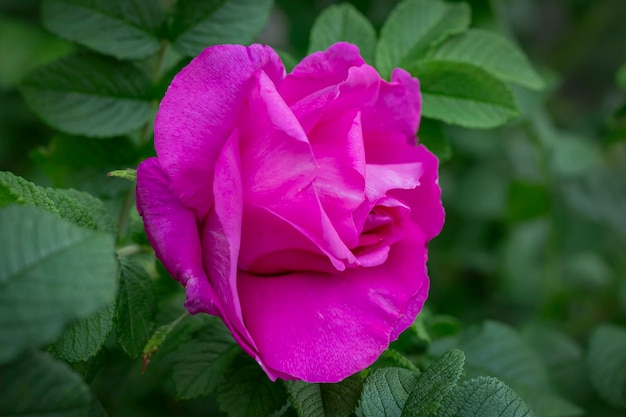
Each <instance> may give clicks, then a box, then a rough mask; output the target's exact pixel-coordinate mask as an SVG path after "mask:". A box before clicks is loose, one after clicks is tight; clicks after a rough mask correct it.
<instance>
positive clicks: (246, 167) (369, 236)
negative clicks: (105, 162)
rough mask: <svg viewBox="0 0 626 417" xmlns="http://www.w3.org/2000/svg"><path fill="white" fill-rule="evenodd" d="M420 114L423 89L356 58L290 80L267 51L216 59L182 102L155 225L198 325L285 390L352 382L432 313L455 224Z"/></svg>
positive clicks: (196, 69) (161, 254) (161, 250)
mask: <svg viewBox="0 0 626 417" xmlns="http://www.w3.org/2000/svg"><path fill="white" fill-rule="evenodd" d="M420 106H421V97H420V92H419V83H418V81H417V80H416V79H415V78H412V77H411V76H410V75H409V74H408V73H407V72H405V71H404V70H402V69H396V70H395V71H394V72H393V74H392V76H391V81H390V82H387V81H385V80H383V79H381V78H380V76H379V75H378V73H377V72H376V70H375V69H374V68H373V67H371V66H369V65H367V64H366V63H365V62H364V61H363V59H362V58H361V56H360V55H359V52H358V49H357V48H356V47H355V46H353V45H351V44H348V43H337V44H335V45H333V46H331V47H330V48H329V49H328V50H326V51H324V52H317V53H314V54H312V55H310V56H308V57H306V58H305V59H304V60H303V61H302V62H301V63H300V64H298V65H297V66H296V67H295V68H294V69H293V71H292V72H291V73H289V74H285V70H284V67H283V65H282V63H281V61H280V59H279V58H278V56H277V54H276V53H275V52H274V51H273V50H272V49H271V48H269V47H267V46H262V45H252V46H248V47H245V46H239V45H220V46H212V47H210V48H207V49H206V50H204V51H203V52H202V53H201V54H200V55H199V56H198V57H196V58H195V59H194V60H193V61H192V62H191V63H190V64H189V65H188V66H187V67H185V68H184V69H183V70H182V71H181V72H180V73H179V74H178V75H177V76H176V77H175V79H174V80H173V82H172V84H171V86H170V87H169V89H168V90H167V93H166V95H165V97H164V98H163V101H162V102H161V105H160V108H159V112H158V114H157V118H156V122H155V148H156V153H157V158H151V159H148V160H146V161H144V162H143V163H142V164H141V165H140V166H139V168H138V172H137V207H138V210H139V213H140V214H141V215H142V216H143V219H144V222H145V227H146V232H147V235H148V237H149V240H150V242H151V244H152V245H153V246H154V249H155V251H156V254H157V256H158V258H159V259H160V260H161V261H162V262H163V264H164V265H165V267H166V268H167V270H168V271H169V272H170V273H171V274H172V275H173V276H174V277H175V278H176V279H177V280H179V281H180V282H181V283H182V284H183V285H184V286H185V287H186V293H187V301H186V307H187V309H188V310H189V311H190V312H191V313H199V312H204V313H208V314H212V315H216V316H219V317H220V318H221V319H222V320H223V322H224V323H225V325H226V326H227V327H228V328H229V329H230V331H231V332H232V334H233V336H234V338H235V339H236V341H237V342H238V343H239V344H240V345H241V347H242V348H243V349H244V350H245V351H246V352H247V353H248V354H250V355H251V356H253V357H254V358H255V359H256V360H257V362H258V363H259V364H260V365H261V366H262V367H263V369H264V370H265V372H266V373H267V375H268V376H269V377H270V378H272V379H276V378H284V379H302V380H305V381H309V382H336V381H339V380H341V379H343V378H345V377H347V376H349V375H351V374H353V373H355V372H357V371H359V370H361V369H363V368H365V367H366V366H368V365H370V364H371V363H372V362H374V361H375V360H376V358H377V357H378V356H379V355H380V354H381V353H382V352H383V350H384V349H385V348H387V346H388V345H389V343H390V341H392V340H395V339H396V338H397V337H398V335H399V334H400V332H402V331H403V330H405V329H406V328H407V327H408V326H409V325H411V323H412V322H413V321H414V319H415V317H416V315H417V314H418V312H419V311H420V309H421V308H422V305H423V303H424V300H425V299H426V296H427V293H428V286H429V283H428V277H427V271H426V259H427V251H426V245H427V243H428V241H429V240H430V239H431V238H433V237H434V236H435V235H437V234H438V233H439V231H440V229H441V227H442V224H443V218H444V213H443V208H442V206H441V200H440V189H439V186H438V179H437V169H438V161H437V159H436V158H435V157H434V156H433V155H432V154H431V153H430V152H429V151H428V150H427V149H426V148H425V147H424V146H422V145H419V146H416V137H415V134H416V131H417V128H418V123H419V118H420Z"/></svg>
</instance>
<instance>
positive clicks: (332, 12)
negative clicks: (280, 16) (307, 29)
mask: <svg viewBox="0 0 626 417" xmlns="http://www.w3.org/2000/svg"><path fill="white" fill-rule="evenodd" d="M339 41H345V42H350V43H352V44H354V45H356V46H358V47H359V50H360V52H361V56H362V57H363V59H365V60H366V61H367V62H369V63H370V64H372V63H373V62H374V53H375V50H376V31H375V30H374V27H373V26H372V24H371V23H370V22H369V20H367V18H366V17H365V16H363V15H362V14H361V13H360V12H359V11H358V10H357V9H356V8H354V6H352V5H351V4H348V3H344V4H340V5H332V6H330V7H328V8H326V9H324V11H323V12H322V13H321V14H320V15H319V16H318V18H317V20H315V23H314V24H313V28H312V29H311V42H310V45H309V53H312V52H315V51H323V50H325V49H326V48H328V47H329V46H330V45H332V44H334V43H335V42H339Z"/></svg>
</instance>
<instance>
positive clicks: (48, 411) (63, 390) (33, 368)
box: [0, 352, 96, 417]
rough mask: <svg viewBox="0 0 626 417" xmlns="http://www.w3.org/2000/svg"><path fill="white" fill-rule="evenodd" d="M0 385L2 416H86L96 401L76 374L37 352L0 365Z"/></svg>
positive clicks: (0, 410)
mask: <svg viewBox="0 0 626 417" xmlns="http://www.w3.org/2000/svg"><path fill="white" fill-rule="evenodd" d="M0 387H2V389H1V390H0V415H2V416H29V417H52V416H63V417H87V416H90V415H93V414H91V413H90V411H91V410H92V409H93V407H94V406H95V403H96V401H95V399H94V398H93V397H92V396H91V393H90V391H89V387H88V386H87V385H86V384H85V383H84V382H83V380H82V379H81V378H80V376H78V375H77V374H76V373H74V372H73V371H72V370H71V369H70V368H69V367H68V366H67V365H66V364H64V363H62V362H57V361H55V360H54V359H53V358H52V357H50V355H47V354H45V353H40V352H32V353H29V354H27V355H24V356H21V357H19V358H18V359H17V360H15V361H14V362H11V363H9V364H5V365H3V366H0Z"/></svg>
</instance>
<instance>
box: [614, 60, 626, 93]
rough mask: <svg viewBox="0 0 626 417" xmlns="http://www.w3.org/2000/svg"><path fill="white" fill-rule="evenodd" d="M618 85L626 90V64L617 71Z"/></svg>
mask: <svg viewBox="0 0 626 417" xmlns="http://www.w3.org/2000/svg"><path fill="white" fill-rule="evenodd" d="M616 78H617V85H618V86H619V87H620V88H621V89H622V90H624V91H626V65H622V66H621V67H620V69H619V71H617V76H616Z"/></svg>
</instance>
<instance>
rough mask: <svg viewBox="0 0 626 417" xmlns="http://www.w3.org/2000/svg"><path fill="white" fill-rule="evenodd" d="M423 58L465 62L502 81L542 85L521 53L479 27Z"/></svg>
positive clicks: (503, 39) (508, 43) (511, 44)
mask: <svg viewBox="0 0 626 417" xmlns="http://www.w3.org/2000/svg"><path fill="white" fill-rule="evenodd" d="M426 59H429V60H436V61H453V62H466V63H468V64H472V65H475V66H477V67H480V68H482V69H484V70H485V71H487V72H488V73H490V74H492V75H494V76H496V77H498V78H499V79H500V80H502V81H504V82H510V83H514V84H519V85H521V86H522V87H527V88H531V89H535V90H539V89H542V88H543V87H544V81H543V79H542V78H541V77H540V76H539V74H537V72H536V71H535V69H534V68H533V67H532V65H531V64H530V62H529V61H528V59H527V58H526V56H525V55H524V53H523V52H522V51H521V50H520V49H519V48H518V47H517V46H515V45H514V44H513V43H511V42H510V41H509V40H508V39H506V38H505V37H503V36H500V35H498V34H496V33H493V32H489V31H486V30H483V29H470V30H468V31H467V32H465V33H463V34H461V35H458V36H454V37H452V38H449V39H447V40H446V41H445V42H443V43H441V44H440V45H439V46H437V47H436V48H434V49H433V50H431V51H430V52H429V53H428V54H427V56H426Z"/></svg>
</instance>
